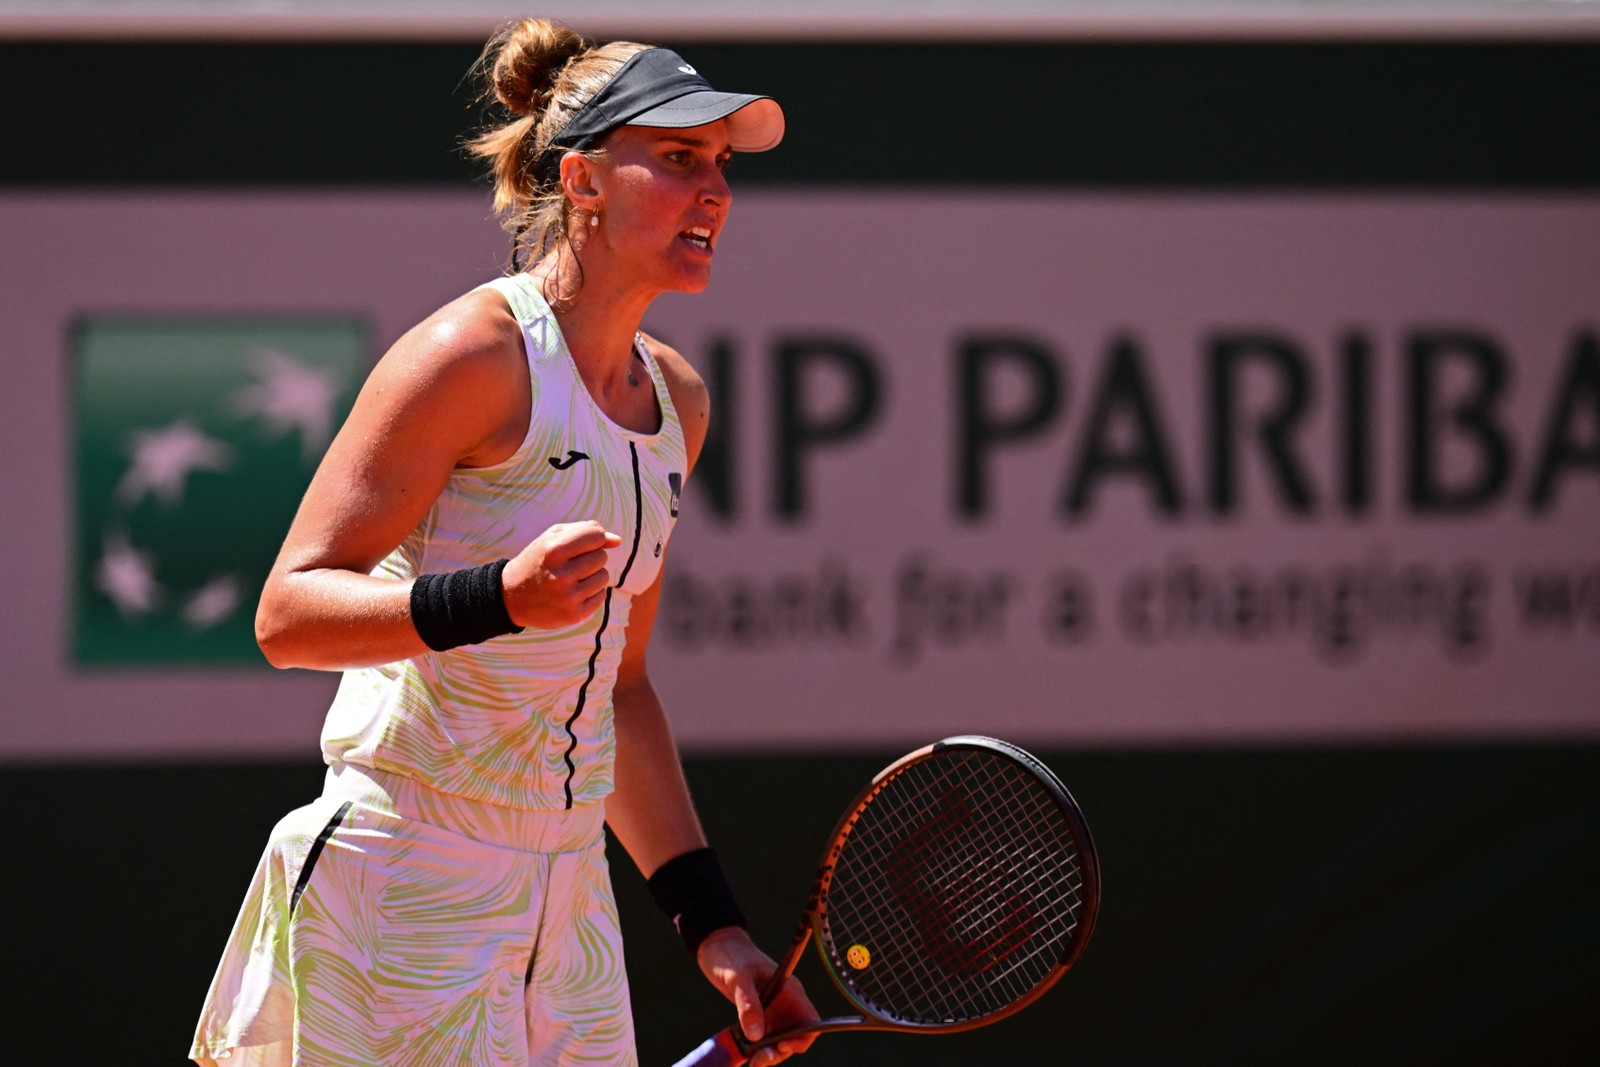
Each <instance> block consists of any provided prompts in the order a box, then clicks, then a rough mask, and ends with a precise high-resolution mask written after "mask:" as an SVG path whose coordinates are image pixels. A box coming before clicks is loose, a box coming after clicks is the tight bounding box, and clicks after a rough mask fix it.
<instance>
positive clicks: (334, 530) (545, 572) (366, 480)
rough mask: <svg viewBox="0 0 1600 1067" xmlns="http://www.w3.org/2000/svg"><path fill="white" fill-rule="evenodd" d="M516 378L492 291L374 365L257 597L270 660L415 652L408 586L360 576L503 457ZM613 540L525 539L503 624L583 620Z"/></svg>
mask: <svg viewBox="0 0 1600 1067" xmlns="http://www.w3.org/2000/svg"><path fill="white" fill-rule="evenodd" d="M526 368H527V363H526V361H525V359H524V356H523V352H522V337H521V332H520V330H519V329H518V328H517V325H516V320H515V319H513V318H512V317H511V315H510V312H509V309H507V308H506V306H505V304H504V302H503V301H502V300H501V299H500V297H499V296H498V294H495V293H493V292H477V293H472V294H468V295H467V296H465V297H463V298H461V299H460V300H457V301H455V302H454V303H452V304H450V305H448V306H446V307H445V308H443V309H442V310H440V311H439V312H438V313H436V314H435V315H433V316H432V317H430V318H429V319H428V320H426V321H425V322H423V323H422V324H421V325H419V326H417V327H416V328H414V329H413V330H411V331H410V332H409V333H407V334H406V335H405V336H404V337H402V338H401V339H400V340H399V341H398V342H396V343H395V346H394V347H393V348H391V349H390V350H389V352H388V353H387V354H385V355H384V357H383V358H382V359H381V360H379V361H378V365H377V366H376V367H375V368H373V371H372V374H371V376H369V377H368V379H367V382H366V384H365V385H364V386H363V387H362V390H361V393H360V396H359V397H358V398H357V399H356V403H355V406H354V408H353V409H352V410H351V412H350V417H349V418H348V419H347V420H346V421H345V424H344V426H343V428H341V429H340V431H339V433H338V435H337V436H336V437H335V438H334V441H333V443H332V444H331V445H330V446H329V448H328V452H327V455H325V456H324V457H323V460H322V462H321V464H320V465H319V466H318V468H317V472H316V474H315V475H314V476H313V477H312V479H311V485H310V487H309V488H308V489H307V490H306V495H305V497H304V499H303V500H302V501H301V503H300V509H299V511H298V512H297V513H296V515H295V518H294V522H293V523H292V524H291V526H290V528H289V534H288V536H287V538H286V539H285V540H284V544H283V548H282V550H281V551H280V552H279V553H278V559H277V562H276V563H274V564H273V567H272V571H271V573H270V574H269V575H268V577H267V581H266V584H265V586H264V587H263V589H262V592H261V602H260V605H259V607H258V608H257V611H256V639H257V641H258V642H259V643H260V645H261V650H262V652H263V653H265V655H266V657H267V660H268V661H269V662H270V663H272V664H273V665H274V666H277V667H310V668H315V669H321V670H343V669H346V668H351V667H364V666H371V665H374V664H379V663H391V662H394V661H396V660H402V659H409V658H411V657H413V656H417V655H420V654H421V653H423V652H426V651H427V646H426V645H425V644H424V643H423V641H422V638H421V637H420V636H418V634H417V630H416V627H415V626H414V625H413V624H412V622H411V583H410V582H397V581H393V580H391V579H386V578H375V577H372V576H371V575H370V573H369V572H370V571H371V570H372V569H373V567H375V566H376V565H377V564H378V562H379V561H380V560H382V559H383V558H384V557H385V556H387V555H388V554H389V553H390V552H391V551H392V550H393V549H394V547H395V546H396V545H398V544H399V543H400V542H401V541H402V540H403V539H404V538H405V537H406V535H408V534H409V533H410V532H411V531H412V530H413V529H414V528H415V527H416V525H417V524H418V523H419V522H421V521H422V519H423V518H424V517H425V516H426V515H427V513H428V509H429V508H430V507H432V506H433V502H434V500H435V499H437V498H438V496H439V493H440V492H441V491H442V490H443V489H444V486H445V482H446V481H447V480H448V479H449V477H450V474H451V472H452V471H453V470H455V469H456V468H457V467H479V466H488V465H490V464H493V463H497V462H500V461H502V460H504V459H506V458H508V457H509V456H510V455H511V454H512V453H513V452H515V451H516V448H517V446H518V444H520V442H521V441H522V438H523V436H524V435H525V434H526V432H527V428H528V418H529V404H530V400H529V388H528V379H527V370H526ZM614 537H615V535H610V534H607V533H606V532H605V531H604V530H603V529H601V528H600V526H599V524H598V523H573V524H568V525H564V526H556V527H552V528H551V529H550V530H547V531H546V532H545V533H544V534H542V535H540V537H538V538H536V539H534V541H533V542H532V543H531V544H529V545H528V546H527V547H526V548H525V549H523V551H522V552H520V553H519V554H518V556H517V557H516V559H515V560H514V566H508V567H507V568H506V574H505V582H506V590H505V593H506V606H507V610H508V612H509V613H510V615H511V619H512V621H513V622H515V623H516V624H518V625H520V626H536V627H551V626H558V625H567V624H570V623H571V622H575V621H577V620H578V619H581V618H583V617H584V616H585V615H587V614H588V613H589V612H590V611H592V610H594V607H595V606H596V605H598V603H599V601H600V599H601V595H602V594H603V591H604V588H605V581H606V579H605V572H604V570H603V566H604V562H605V552H604V547H605V545H606V544H608V543H613V541H611V540H608V539H612V538H614ZM597 571H598V575H597V574H596V572H597Z"/></svg>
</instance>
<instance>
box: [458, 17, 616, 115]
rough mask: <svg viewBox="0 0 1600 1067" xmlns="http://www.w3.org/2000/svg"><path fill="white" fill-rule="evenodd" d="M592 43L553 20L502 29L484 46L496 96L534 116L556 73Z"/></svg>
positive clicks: (515, 111)
mask: <svg viewBox="0 0 1600 1067" xmlns="http://www.w3.org/2000/svg"><path fill="white" fill-rule="evenodd" d="M589 47H590V42H589V41H588V40H586V39H585V38H584V37H583V36H582V35H580V34H579V33H577V31H575V30H572V29H570V28H569V27H567V26H565V25H563V24H562V23H560V22H556V21H555V20H553V19H523V20H522V21H521V22H515V23H512V24H510V25H509V26H507V27H505V28H504V29H502V30H501V31H500V32H499V33H497V34H496V35H495V36H494V38H493V39H492V40H490V42H489V45H488V47H487V48H485V49H484V58H485V59H488V60H489V84H490V85H492V86H493V87H494V95H495V97H496V98H497V99H499V101H500V102H501V103H502V104H504V105H505V106H506V107H507V108H509V109H510V110H511V112H512V113H513V114H517V115H531V114H533V113H534V112H536V111H538V110H539V109H540V107H542V106H543V105H544V102H545V97H546V96H548V95H549V93H550V90H551V88H553V87H554V85H555V81H556V75H557V74H559V73H560V71H561V68H562V66H564V65H565V64H566V62H567V60H569V59H571V58H572V57H573V56H576V55H579V54H581V53H582V52H584V51H586V50H588V48H589Z"/></svg>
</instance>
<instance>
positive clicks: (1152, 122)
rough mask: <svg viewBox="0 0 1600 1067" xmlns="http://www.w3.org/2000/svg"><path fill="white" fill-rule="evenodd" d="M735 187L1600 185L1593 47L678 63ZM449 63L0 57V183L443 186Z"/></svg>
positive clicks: (133, 51)
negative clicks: (728, 101) (723, 96)
mask: <svg viewBox="0 0 1600 1067" xmlns="http://www.w3.org/2000/svg"><path fill="white" fill-rule="evenodd" d="M679 47H680V49H681V51H682V52H684V53H685V54H686V55H687V56H688V57H689V58H690V59H691V60H692V61H693V62H694V63H695V64H696V65H698V66H699V68H700V69H701V70H703V71H705V72H706V73H707V74H708V75H709V76H710V77H711V78H712V80H713V81H714V82H715V83H716V84H717V85H719V86H722V87H727V88H733V89H738V90H740V91H761V92H767V93H770V94H772V95H773V96H775V97H777V98H778V99H779V100H780V101H781V102H782V103H783V105H784V108H785V110H786V113H787V115H788V119H789V134H788V137H787V139H786V140H785V142H784V144H783V145H782V146H781V147H780V148H779V149H778V150H776V151H774V152H772V153H770V154H769V155H767V156H765V157H760V158H756V157H751V158H749V159H741V160H740V161H739V162H738V171H737V174H738V178H737V180H738V181H739V182H741V183H762V182H784V183H816V182H835V183H846V184H857V183H890V184H905V183H910V184H916V185H928V184H953V183H967V182H981V183H985V184H993V183H1001V184H1007V185H1015V184H1029V185H1060V184H1065V185H1073V186H1141V187H1181V186H1212V187H1215V186H1227V187H1238V186H1247V187H1248V186H1279V187H1312V186H1314V187H1434V186H1440V187H1474V188H1481V187H1504V188H1533V189H1542V188H1594V187H1596V186H1600V137H1597V136H1595V131H1596V130H1597V129H1600V43H1587V44H1571V45H1560V44H1539V45H1533V44H1451V45H1435V46H1420V45H1384V44H1296V45H1287V44H1272V45H1262V44H1256V45H1245V44H1235V45H1220V44H1219V45H1181V44H1082V43H1079V44H1032V45H1028V44H1014V45H1002V44H986V45H971V46H956V45H944V46H927V45H920V46H919V45H898V46H885V45H837V44H830V45H803V44H781V45H780V44H769V45H751V44H744V45H705V44H699V45H697V44H692V43H686V44H682V45H681V46H679ZM476 54H477V52H476V49H474V48H472V47H468V46H462V45H425V44H413V45H395V44H386V45H360V46H357V45H263V44H254V45H216V44H166V45H110V44H94V45H87V44H46V43H32V44H17V43H13V44H8V45H0V100H4V101H6V104H5V105H4V106H5V111H6V124H5V125H6V130H5V133H6V137H7V140H8V142H9V145H8V150H7V151H5V152H3V153H0V183H9V184H14V185H15V184H24V185H55V184H62V183H65V184H73V185H79V184H84V183H116V184H126V183H133V184H167V183H186V184H187V183H203V184H219V183H226V184H247V185H257V184H270V183H308V184H351V183H356V184H370V183H379V184H383V183H397V182H399V183H438V182H443V183H456V182H462V181H466V180H468V179H469V178H470V176H471V173H472V171H471V168H470V167H469V166H468V165H467V164H466V162H465V161H464V160H463V159H462V157H461V156H460V153H459V152H458V151H457V150H456V148H455V146H456V145H457V144H458V142H459V140H460V137H461V135H462V134H463V133H464V132H465V131H466V130H467V129H469V128H470V127H471V126H472V124H473V123H474V122H475V121H477V116H478V112H477V110H476V109H475V107H474V106H473V101H472V96H473V91H472V88H471V85H470V82H467V81H465V80H464V75H465V73H466V71H467V69H468V68H469V67H470V66H471V65H472V62H473V60H474V58H475V57H476Z"/></svg>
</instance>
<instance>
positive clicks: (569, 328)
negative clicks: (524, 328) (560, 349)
mask: <svg viewBox="0 0 1600 1067" xmlns="http://www.w3.org/2000/svg"><path fill="white" fill-rule="evenodd" d="M586 258H587V257H586ZM599 267H600V265H599V264H585V265H583V266H582V267H581V268H580V267H579V265H578V263H577V260H576V259H575V258H574V257H573V256H572V253H571V251H570V249H568V248H565V247H563V248H562V249H559V250H558V251H555V252H552V253H551V254H550V255H549V256H547V257H545V259H544V260H543V261H542V262H541V263H540V264H539V265H538V266H536V267H535V268H534V269H533V272H532V273H533V276H534V278H535V279H537V280H538V282H539V284H540V287H541V291H542V292H543V293H544V296H545V299H546V300H547V301H549V303H550V307H551V310H552V311H554V312H555V316H556V322H557V323H559V324H560V326H561V336H562V337H563V338H564V339H565V340H566V342H567V349H568V351H570V352H571V353H572V359H573V362H575V363H576V364H577V365H578V369H579V371H580V372H581V373H582V374H583V376H584V378H585V380H586V381H587V383H588V384H589V386H590V388H591V389H595V388H597V387H598V388H599V389H600V390H602V391H610V389H612V388H615V387H618V386H620V385H622V384H623V383H624V382H625V381H626V380H627V378H628V376H629V372H630V369H631V366H630V365H631V363H632V360H633V339H634V337H635V336H636V335H637V334H638V332H639V324H640V323H641V322H642V321H643V320H644V313H645V311H646V310H648V309H649V307H650V303H651V301H652V300H654V299H655V296H656V294H655V293H653V292H642V291H638V290H636V289H633V290H630V289H627V288H624V287H622V286H619V285H616V284H615V283H614V281H613V280H612V276H611V272H608V271H606V270H604V269H603V268H601V269H597V268H599Z"/></svg>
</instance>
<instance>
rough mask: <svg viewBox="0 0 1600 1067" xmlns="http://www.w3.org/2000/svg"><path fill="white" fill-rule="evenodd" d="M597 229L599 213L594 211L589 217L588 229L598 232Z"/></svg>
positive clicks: (598, 226)
mask: <svg viewBox="0 0 1600 1067" xmlns="http://www.w3.org/2000/svg"><path fill="white" fill-rule="evenodd" d="M599 228H600V212H598V211H596V212H595V213H594V214H593V215H590V216H589V229H591V230H598V229H599Z"/></svg>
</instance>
